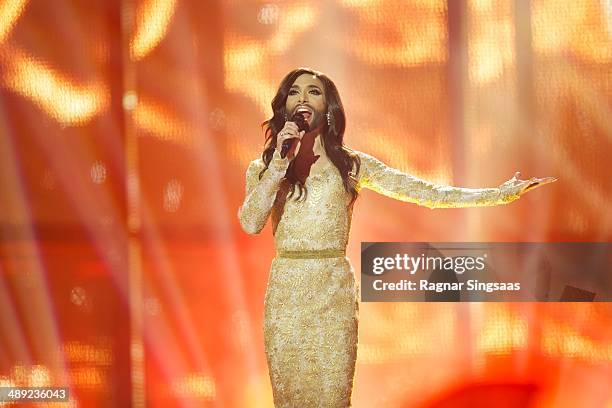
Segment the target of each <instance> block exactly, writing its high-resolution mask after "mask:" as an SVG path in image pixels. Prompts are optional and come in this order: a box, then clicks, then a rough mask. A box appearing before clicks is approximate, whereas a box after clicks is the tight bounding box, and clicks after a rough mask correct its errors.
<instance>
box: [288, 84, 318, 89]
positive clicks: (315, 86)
mask: <svg viewBox="0 0 612 408" xmlns="http://www.w3.org/2000/svg"><path fill="white" fill-rule="evenodd" d="M299 87H300V86H299V85H291V88H299ZM291 88H289V89H291ZM306 88H317V89H319V90H320V89H321V87H320V86H319V85H308V86H307V87H306Z"/></svg>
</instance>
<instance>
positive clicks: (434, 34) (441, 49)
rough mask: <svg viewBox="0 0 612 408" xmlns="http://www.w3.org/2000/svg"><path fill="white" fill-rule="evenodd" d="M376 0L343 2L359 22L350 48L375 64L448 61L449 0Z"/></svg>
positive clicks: (362, 58)
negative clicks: (417, 1) (390, 22)
mask: <svg viewBox="0 0 612 408" xmlns="http://www.w3.org/2000/svg"><path fill="white" fill-rule="evenodd" d="M372 3H374V2H371V1H353V0H351V1H344V2H343V5H344V6H345V7H347V8H349V9H351V10H352V11H354V12H355V17H356V18H357V21H358V22H359V23H358V24H354V25H352V26H351V29H352V30H353V33H354V35H350V36H348V37H347V41H348V44H349V46H348V47H347V50H348V51H349V52H351V53H353V54H354V55H355V56H357V57H358V58H360V59H361V60H363V61H364V62H367V63H371V64H375V65H379V64H389V65H397V66H418V65H422V64H427V63H429V64H431V63H434V64H440V63H444V62H445V61H446V58H447V50H446V42H447V33H446V2H445V1H441V0H437V1H436V0H433V1H422V2H419V3H416V4H412V3H407V2H403V1H396V2H394V4H389V2H380V3H379V2H375V3H376V4H372ZM398 10H402V12H399V11H398ZM417 16H418V17H417ZM389 21H394V24H389Z"/></svg>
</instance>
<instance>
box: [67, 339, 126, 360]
mask: <svg viewBox="0 0 612 408" xmlns="http://www.w3.org/2000/svg"><path fill="white" fill-rule="evenodd" d="M62 352H63V355H64V356H65V358H66V361H68V362H70V363H85V364H93V365H99V366H110V365H112V364H113V362H114V358H113V351H112V349H111V346H110V344H108V345H104V343H102V344H100V345H94V344H89V343H82V342H80V341H67V342H65V343H64V344H63V346H62Z"/></svg>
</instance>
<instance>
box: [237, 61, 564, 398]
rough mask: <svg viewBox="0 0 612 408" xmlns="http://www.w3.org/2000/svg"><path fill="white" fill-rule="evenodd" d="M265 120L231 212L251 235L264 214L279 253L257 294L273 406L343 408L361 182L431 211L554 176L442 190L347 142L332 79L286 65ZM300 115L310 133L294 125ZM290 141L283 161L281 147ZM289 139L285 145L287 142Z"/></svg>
mask: <svg viewBox="0 0 612 408" xmlns="http://www.w3.org/2000/svg"><path fill="white" fill-rule="evenodd" d="M272 110H273V112H274V115H273V116H272V118H271V119H269V120H267V121H265V122H264V124H263V126H264V128H265V130H266V131H265V133H266V145H265V149H264V152H263V154H262V157H261V158H260V159H256V160H254V161H252V162H251V163H250V165H249V167H248V169H247V172H246V197H245V199H244V203H243V204H242V206H241V207H240V210H239V211H238V217H239V219H240V224H241V226H242V228H243V229H244V231H246V232H247V233H249V234H257V233H259V232H260V231H261V230H262V228H263V227H264V224H265V223H266V220H267V219H268V217H269V216H270V215H271V218H272V223H273V234H274V240H275V245H276V251H277V255H276V257H275V258H274V259H273V261H272V266H271V270H270V276H269V281H268V286H267V290H266V295H265V300H264V310H265V312H264V338H265V350H266V357H267V361H268V367H269V371H270V379H271V382H272V390H273V396H274V405H275V407H350V406H351V392H352V388H353V375H354V372H355V359H356V355H357V323H358V310H359V304H358V299H359V296H358V289H357V286H356V284H355V277H354V272H353V268H352V266H351V264H350V263H349V260H348V259H347V258H346V257H345V249H346V246H347V243H348V236H349V229H350V225H351V216H352V209H353V203H354V202H355V199H356V198H357V196H358V193H359V191H360V190H361V189H362V188H369V189H371V190H374V191H376V192H378V193H381V194H384V195H385V196H388V197H392V198H395V199H398V200H402V201H408V202H412V203H415V204H419V205H423V206H426V207H429V208H440V207H475V206H493V205H500V204H507V203H510V202H512V201H514V200H516V199H518V198H519V197H520V196H521V195H522V194H523V193H525V192H526V191H528V190H530V189H533V188H535V187H537V186H541V185H543V184H546V183H549V182H552V181H555V179H554V178H552V177H548V178H543V179H538V178H532V179H530V180H520V179H519V173H518V172H517V173H516V174H515V175H514V177H512V178H511V179H510V180H508V181H506V182H505V183H503V184H501V185H500V186H499V187H497V188H479V189H471V188H459V187H451V186H439V185H435V184H432V183H430V182H427V181H424V180H421V179H418V178H416V177H414V176H412V175H410V174H406V173H403V172H401V171H399V170H396V169H394V168H391V167H388V166H386V165H385V164H383V163H382V162H381V161H379V160H378V159H376V158H374V157H372V156H370V155H368V154H365V153H362V152H359V151H355V150H352V149H350V148H348V147H347V146H345V145H344V142H343V138H344V130H345V115H344V109H343V107H342V102H341V101H340V95H339V94H338V90H337V89H336V86H335V85H334V83H333V82H332V81H331V80H330V79H329V78H328V77H327V76H326V75H324V74H322V73H320V72H317V71H314V70H312V69H309V68H300V69H296V70H293V71H291V72H290V73H289V74H288V75H287V76H286V77H285V78H284V79H283V80H282V82H281V84H280V87H279V89H278V92H277V93H276V96H275V97H274V99H273V101H272ZM296 113H301V114H302V115H303V118H304V119H305V120H306V122H307V123H308V129H309V130H308V131H305V130H302V131H299V130H298V125H297V124H296V123H295V122H294V121H292V119H293V118H294V115H295V114H296ZM291 139H294V140H293V143H292V146H291V148H290V149H289V151H288V154H287V156H286V157H285V158H283V157H281V153H280V152H281V149H282V146H283V143H284V142H285V141H287V140H291ZM288 143H289V142H288Z"/></svg>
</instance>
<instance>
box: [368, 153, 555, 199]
mask: <svg viewBox="0 0 612 408" xmlns="http://www.w3.org/2000/svg"><path fill="white" fill-rule="evenodd" d="M357 153H358V155H359V157H360V158H361V168H360V171H359V177H358V178H359V185H360V187H365V188H369V189H370V190H373V191H376V192H377V193H380V194H383V195H385V196H387V197H391V198H395V199H397V200H401V201H407V202H411V203H415V204H418V205H422V206H425V207H428V208H459V207H485V206H494V205H500V204H508V203H511V202H512V201H514V200H517V199H518V198H519V197H520V196H521V195H522V194H523V193H525V192H526V191H527V190H530V189H532V188H534V187H537V186H540V185H543V184H546V183H550V182H552V181H555V180H556V179H554V178H553V177H548V178H544V179H536V178H533V179H531V180H519V179H518V175H519V173H516V174H515V175H514V177H513V178H512V179H510V180H508V181H506V182H505V183H503V184H501V185H500V186H499V187H496V188H462V187H453V186H442V185H437V184H434V183H431V182H429V181H425V180H421V179H419V178H417V177H415V176H412V175H410V174H406V173H403V172H401V171H399V170H397V169H394V168H392V167H389V166H387V165H385V164H384V163H383V162H381V161H380V160H378V159H376V158H375V157H372V156H370V155H368V154H365V153H362V152H357Z"/></svg>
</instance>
